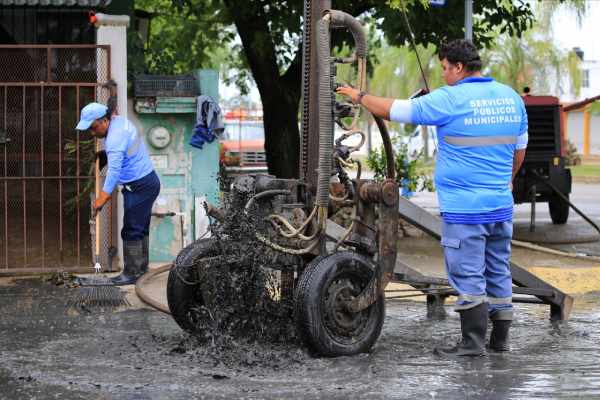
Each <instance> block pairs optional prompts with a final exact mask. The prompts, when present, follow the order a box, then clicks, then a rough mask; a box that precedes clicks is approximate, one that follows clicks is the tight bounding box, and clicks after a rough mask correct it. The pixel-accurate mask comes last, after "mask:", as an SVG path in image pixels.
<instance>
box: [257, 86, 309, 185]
mask: <svg viewBox="0 0 600 400" xmlns="http://www.w3.org/2000/svg"><path fill="white" fill-rule="evenodd" d="M298 79H300V76H298ZM274 86H276V87H274ZM296 86H297V87H296ZM259 91H260V93H261V99H262V103H263V113H264V124H265V151H266V153H267V164H268V166H269V173H270V174H272V175H275V176H277V177H278V178H297V177H298V162H299V156H300V132H299V129H298V104H299V100H300V96H299V91H300V82H299V81H298V84H297V85H293V86H291V85H290V86H288V87H286V85H281V84H279V85H267V87H263V88H262V90H261V89H260V88H259ZM263 93H264V94H263Z"/></svg>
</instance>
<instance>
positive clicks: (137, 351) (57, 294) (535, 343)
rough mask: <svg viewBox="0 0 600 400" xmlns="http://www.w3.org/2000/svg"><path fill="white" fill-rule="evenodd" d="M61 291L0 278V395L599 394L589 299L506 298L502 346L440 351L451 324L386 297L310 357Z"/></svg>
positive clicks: (452, 335) (454, 326)
mask: <svg viewBox="0 0 600 400" xmlns="http://www.w3.org/2000/svg"><path fill="white" fill-rule="evenodd" d="M72 294H73V292H72V291H69V290H68V289H63V288H56V287H52V286H50V285H48V284H43V283H41V282H38V281H23V280H21V281H17V283H16V284H15V285H13V286H0V362H1V364H0V399H11V400H12V399H32V398H37V399H53V398H60V399H191V398H248V399H262V398H269V399H271V398H291V399H294V398H297V399H317V398H323V399H349V398H362V399H384V398H385V399H388V398H389V399H417V398H418V399H465V398H468V399H524V398H540V399H548V398H552V399H556V398H559V399H560V398H562V399H572V398H578V397H579V398H586V399H591V398H600V365H599V361H600V346H599V345H600V329H599V328H600V306H599V305H600V302H599V301H598V297H596V296H588V297H586V298H583V299H581V300H580V301H579V302H578V303H576V308H575V310H574V312H573V316H572V319H571V320H570V321H568V322H566V323H561V324H556V325H552V324H551V323H550V322H549V321H548V320H547V318H548V309H547V307H542V306H535V305H528V306H522V305H519V306H518V307H517V311H518V312H517V313H516V314H517V319H516V321H515V323H514V329H513V330H512V332H511V333H512V334H513V336H512V352H510V353H509V354H490V355H489V356H487V357H482V358H477V359H468V360H459V361H455V360H445V359H441V358H438V357H436V356H434V355H433V354H432V352H431V351H432V349H433V347H434V346H435V345H438V344H441V343H450V342H452V341H454V340H456V338H457V337H458V335H459V328H458V327H459V321H458V318H457V316H456V315H455V313H453V312H452V311H451V309H450V308H448V317H447V318H446V319H445V320H442V321H432V320H428V319H427V318H426V317H425V306H424V304H422V303H413V302H398V301H389V302H388V303H387V318H386V321H385V325H384V330H383V333H382V335H381V338H380V340H379V341H378V343H377V344H376V346H375V347H374V349H373V351H372V352H371V353H370V354H363V355H359V356H355V357H341V358H336V359H315V358H312V357H311V356H310V355H309V354H307V352H306V351H305V350H303V349H298V348H297V347H295V346H287V347H286V346H281V345H280V346H277V347H275V348H271V347H268V346H259V345H256V346H240V348H235V346H234V347H233V348H231V349H225V350H224V352H223V353H222V354H221V355H219V354H218V353H215V352H214V351H212V350H210V349H208V348H206V347H197V346H195V345H194V342H193V340H192V339H190V338H189V337H188V336H187V335H185V334H183V333H182V332H181V330H180V329H179V328H178V327H177V325H176V324H175V323H174V322H173V321H172V319H171V318H170V317H169V316H168V315H164V314H162V313H159V312H155V311H150V310H131V309H129V310H119V311H118V312H99V311H94V312H91V313H89V312H80V311H77V310H74V309H68V308H67V307H66V306H65V304H66V302H67V301H66V300H68V297H69V296H71V295H72Z"/></svg>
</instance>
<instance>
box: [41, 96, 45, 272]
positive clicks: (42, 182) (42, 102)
mask: <svg viewBox="0 0 600 400" xmlns="http://www.w3.org/2000/svg"><path fill="white" fill-rule="evenodd" d="M40 136H41V139H40V142H41V146H40V152H41V154H40V157H41V159H42V160H41V163H42V167H41V169H42V170H41V173H42V176H41V178H42V179H41V180H40V186H41V187H40V189H41V191H42V196H41V197H42V198H41V203H42V204H41V206H42V210H41V212H42V268H46V225H45V222H46V221H45V210H44V206H45V197H46V195H45V191H44V189H45V187H44V86H43V85H42V86H40Z"/></svg>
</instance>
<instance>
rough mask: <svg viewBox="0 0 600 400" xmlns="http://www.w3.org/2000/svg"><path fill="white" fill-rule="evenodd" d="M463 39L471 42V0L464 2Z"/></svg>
mask: <svg viewBox="0 0 600 400" xmlns="http://www.w3.org/2000/svg"><path fill="white" fill-rule="evenodd" d="M465 39H467V40H470V41H473V0H465Z"/></svg>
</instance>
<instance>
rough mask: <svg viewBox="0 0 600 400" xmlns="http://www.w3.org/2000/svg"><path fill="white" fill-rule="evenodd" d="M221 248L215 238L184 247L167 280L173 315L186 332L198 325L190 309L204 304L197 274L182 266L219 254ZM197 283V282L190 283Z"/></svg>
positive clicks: (191, 331) (192, 330) (168, 298)
mask: <svg viewBox="0 0 600 400" xmlns="http://www.w3.org/2000/svg"><path fill="white" fill-rule="evenodd" d="M218 253H219V249H218V246H217V242H216V241H215V240H214V239H200V240H197V241H195V242H194V243H191V244H190V245H188V246H187V247H185V248H183V249H182V250H181V251H180V252H179V254H178V255H177V258H175V262H174V263H173V267H172V268H171V270H170V271H169V279H168V281H167V301H168V304H169V310H171V316H172V317H173V319H174V320H175V322H177V325H179V326H180V327H181V329H183V330H184V331H186V332H189V333H193V332H195V331H196V329H197V327H196V324H195V323H194V321H193V319H192V314H191V313H190V311H191V310H192V308H194V307H198V306H201V305H203V304H204V299H203V298H202V290H201V288H200V284H199V283H198V282H196V279H197V277H196V274H194V273H192V270H191V269H187V268H181V266H185V265H191V264H193V263H194V262H196V260H198V259H200V258H202V257H210V256H214V255H217V254H218ZM190 283H195V284H190Z"/></svg>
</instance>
